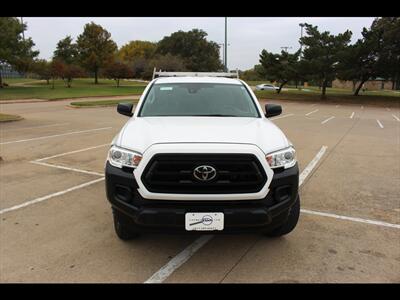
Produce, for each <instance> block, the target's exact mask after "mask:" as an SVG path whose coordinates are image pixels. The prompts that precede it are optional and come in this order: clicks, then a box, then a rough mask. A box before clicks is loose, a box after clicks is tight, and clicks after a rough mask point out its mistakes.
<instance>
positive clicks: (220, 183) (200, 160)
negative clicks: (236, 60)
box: [105, 72, 300, 240]
mask: <svg viewBox="0 0 400 300" xmlns="http://www.w3.org/2000/svg"><path fill="white" fill-rule="evenodd" d="M155 74H156V75H158V77H156V78H154V79H153V80H152V81H151V82H150V83H149V84H148V86H147V87H146V88H145V90H144V92H143V94H142V95H141V97H140V99H139V102H138V104H137V106H136V107H135V109H134V111H133V104H132V103H120V104H118V107H117V110H118V112H119V113H120V114H123V115H126V116H128V117H130V118H129V120H128V121H127V122H126V124H125V125H124V126H123V128H122V129H121V131H120V132H119V133H118V134H117V135H116V136H115V138H114V139H113V141H112V143H111V146H110V149H109V152H108V156H107V160H106V165H105V179H106V180H105V183H106V193H107V198H108V200H109V202H110V203H111V207H112V212H113V218H114V227H115V231H116V234H117V236H118V237H119V238H120V239H122V240H129V239H132V238H134V237H136V236H138V235H139V234H141V233H146V232H147V233H150V232H187V233H196V232H197V233H198V232H210V231H212V232H213V233H239V232H260V233H263V234H266V235H268V236H282V235H285V234H287V233H289V232H291V231H292V230H293V229H294V228H295V226H296V224H297V221H298V219H299V213H300V199H299V194H298V183H299V168H298V163H297V160H296V153H295V149H294V146H293V145H292V144H291V142H290V141H289V140H288V139H287V138H286V136H285V135H284V134H283V132H282V131H281V130H280V129H279V128H278V127H277V126H276V125H275V124H274V123H273V122H271V121H270V120H269V118H271V117H274V116H277V115H279V114H281V112H282V108H281V106H279V105H274V104H266V105H265V112H263V110H262V108H261V106H260V104H259V102H258V100H257V98H256V96H255V94H254V93H253V91H252V90H251V88H250V87H249V86H248V85H247V84H246V83H245V82H244V81H242V80H240V79H239V78H238V76H237V78H230V77H232V76H231V75H232V73H194V74H191V73H168V72H155Z"/></svg>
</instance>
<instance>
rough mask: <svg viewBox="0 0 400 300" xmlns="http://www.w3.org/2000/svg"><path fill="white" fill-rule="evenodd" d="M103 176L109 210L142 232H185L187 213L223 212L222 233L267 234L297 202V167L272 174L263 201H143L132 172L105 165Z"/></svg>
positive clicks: (285, 216) (280, 222)
mask: <svg viewBox="0 0 400 300" xmlns="http://www.w3.org/2000/svg"><path fill="white" fill-rule="evenodd" d="M105 175H106V180H105V181H106V192H107V198H108V200H109V202H110V203H111V205H112V207H113V208H114V209H117V210H119V211H121V212H123V213H124V214H126V215H127V216H129V217H130V218H131V219H132V221H133V222H134V223H135V224H136V226H137V227H139V228H140V229H141V230H142V231H144V232H160V231H163V232H164V231H169V232H186V231H185V214H186V213H187V212H223V213H224V230H223V231H222V232H254V231H267V230H270V229H273V228H274V227H277V226H279V225H281V224H282V223H284V222H285V220H286V218H287V216H288V213H289V210H290V207H291V206H292V205H293V204H294V202H295V201H296V199H297V196H298V183H299V169H298V165H297V164H296V165H295V166H294V167H292V168H290V169H287V170H282V171H277V172H275V173H274V175H273V178H272V181H271V183H270V185H269V192H268V194H267V195H266V197H264V198H263V199H259V200H233V201H230V200H215V201H213V200H207V201H202V200H196V201H186V200H178V201H174V200H157V199H151V200H150V199H145V198H143V197H142V196H141V195H140V193H139V192H138V187H139V186H138V184H137V182H136V180H135V177H134V175H133V173H132V171H123V170H121V169H119V168H116V167H113V166H111V165H110V164H109V163H108V162H107V164H106V168H105ZM191 232H192V231H191ZM194 232H195V231H194ZM213 233H219V232H213Z"/></svg>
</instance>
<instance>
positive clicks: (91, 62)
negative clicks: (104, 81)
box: [77, 22, 117, 84]
mask: <svg viewBox="0 0 400 300" xmlns="http://www.w3.org/2000/svg"><path fill="white" fill-rule="evenodd" d="M77 46H78V56H79V60H80V62H81V64H82V66H84V67H85V68H86V69H87V70H88V71H91V72H93V73H94V83H95V84H97V83H98V80H97V77H98V73H99V70H100V68H101V67H103V66H104V65H106V64H107V63H108V62H109V61H111V60H112V59H113V57H114V54H115V52H116V50H117V45H116V44H115V43H114V41H113V40H112V39H111V34H110V33H109V32H108V31H107V30H105V29H104V28H103V27H101V26H100V25H97V24H95V23H93V22H91V23H88V24H86V25H85V28H84V30H83V33H82V34H80V35H79V36H78V39H77Z"/></svg>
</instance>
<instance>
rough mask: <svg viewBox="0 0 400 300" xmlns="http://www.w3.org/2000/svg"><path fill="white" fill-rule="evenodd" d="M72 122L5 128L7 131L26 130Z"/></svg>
mask: <svg viewBox="0 0 400 300" xmlns="http://www.w3.org/2000/svg"><path fill="white" fill-rule="evenodd" d="M68 124H70V123H57V124H50V125H40V126H30V127H21V128H11V129H8V128H7V129H5V131H14V130H26V129H36V128H45V127H55V126H63V125H68Z"/></svg>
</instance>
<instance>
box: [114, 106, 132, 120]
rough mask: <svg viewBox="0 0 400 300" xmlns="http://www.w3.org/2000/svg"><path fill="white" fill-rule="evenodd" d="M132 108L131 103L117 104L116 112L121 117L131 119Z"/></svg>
mask: <svg viewBox="0 0 400 300" xmlns="http://www.w3.org/2000/svg"><path fill="white" fill-rule="evenodd" d="M132 108H133V104H132V103H118V106H117V111H118V113H120V114H121V115H125V116H128V117H132V116H133V113H132Z"/></svg>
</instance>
